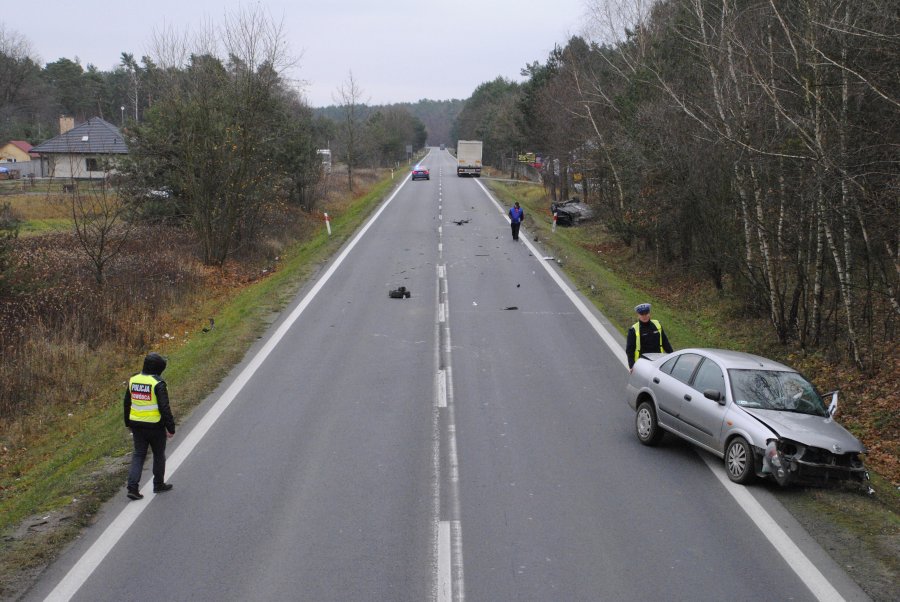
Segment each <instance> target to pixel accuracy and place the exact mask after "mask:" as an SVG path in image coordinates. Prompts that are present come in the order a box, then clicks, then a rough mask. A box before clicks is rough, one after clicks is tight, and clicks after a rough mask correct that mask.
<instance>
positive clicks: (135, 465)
mask: <svg viewBox="0 0 900 602" xmlns="http://www.w3.org/2000/svg"><path fill="white" fill-rule="evenodd" d="M165 369H166V359H165V358H164V357H163V356H161V355H160V354H158V353H148V354H147V357H145V358H144V368H143V369H142V370H141V371H140V372H138V373H137V374H135V375H133V376H132V377H131V378H129V379H128V388H127V389H126V390H125V399H124V408H125V427H126V428H129V429H131V438H132V440H133V441H134V453H133V454H132V456H131V469H130V470H129V471H128V497H129V499H132V500H139V499H142V498H143V497H144V496H143V495H141V492H140V481H141V472H142V471H143V470H144V460H146V459H147V448H148V447H149V448H150V449H151V450H152V451H153V493H162V492H165V491H169V490H170V489H172V484H171V483H166V480H165V475H166V440H167V439H171V438H172V437H173V436H174V435H175V418H174V417H173V416H172V409H171V408H170V407H169V392H168V390H167V389H166V381H164V380H163V379H162V376H161V375H162V372H163V370H165Z"/></svg>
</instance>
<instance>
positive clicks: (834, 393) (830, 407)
mask: <svg viewBox="0 0 900 602" xmlns="http://www.w3.org/2000/svg"><path fill="white" fill-rule="evenodd" d="M837 400H838V392H837V391H832V392H831V403H829V404H828V415H829V416H834V415H835V413H837Z"/></svg>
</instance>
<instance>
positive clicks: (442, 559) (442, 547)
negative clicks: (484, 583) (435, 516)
mask: <svg viewBox="0 0 900 602" xmlns="http://www.w3.org/2000/svg"><path fill="white" fill-rule="evenodd" d="M451 552H452V549H451V547H450V521H447V520H442V521H441V522H440V526H439V527H438V592H437V599H438V600H440V601H441V602H444V601H446V600H452V599H453V587H452V583H453V563H452V562H451V561H450V558H451Z"/></svg>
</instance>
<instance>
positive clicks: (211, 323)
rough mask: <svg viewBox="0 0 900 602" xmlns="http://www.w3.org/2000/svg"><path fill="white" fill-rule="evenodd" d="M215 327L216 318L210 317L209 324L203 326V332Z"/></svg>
mask: <svg viewBox="0 0 900 602" xmlns="http://www.w3.org/2000/svg"><path fill="white" fill-rule="evenodd" d="M215 327H216V320H215V318H210V319H209V326H204V327H203V332H209V331H210V330H212V329H213V328H215Z"/></svg>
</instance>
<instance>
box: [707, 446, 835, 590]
mask: <svg viewBox="0 0 900 602" xmlns="http://www.w3.org/2000/svg"><path fill="white" fill-rule="evenodd" d="M698 454H699V455H700V457H701V458H703V461H704V462H706V465H707V466H708V467H709V469H710V470H711V471H712V473H713V474H714V475H716V478H717V479H719V482H720V483H722V486H723V487H724V488H725V491H727V492H728V493H729V494H731V497H733V498H734V500H735V501H736V502H737V503H738V506H740V507H741V508H742V509H743V510H744V512H746V513H747V516H749V517H750V520H752V521H753V523H754V524H755V525H756V526H757V527H759V530H760V531H762V533H763V535H765V536H766V539H768V540H769V543H771V544H772V546H773V547H774V548H775V550H776V551H778V553H779V554H781V557H782V558H784V561H785V562H786V563H787V565H788V566H789V567H791V568H792V569H793V571H794V572H795V573H796V574H797V576H798V577H800V580H801V581H803V583H804V585H806V587H808V588H809V591H811V592H812V594H813V595H814V596H815V597H816V599H817V600H822V601H826V600H827V601H829V602H831V601H835V602H836V601H838V600H843V599H844V598H843V596H841V594H840V593H838V591H837V590H836V589H835V588H834V587H833V586H832V585H831V583H829V582H828V579H826V578H825V575H823V574H822V573H821V572H820V571H819V569H817V568H816V565H814V564H813V563H812V561H810V559H809V558H807V557H806V554H804V553H803V551H802V550H801V549H800V548H798V547H797V544H795V543H794V542H793V541H792V540H791V538H790V537H789V536H788V534H787V533H785V532H784V529H782V528H781V527H780V526H779V525H778V523H776V522H775V519H773V518H772V516H771V515H770V514H769V513H768V512H766V509H765V508H763V507H762V504H760V503H759V502H758V501H756V498H754V497H753V496H752V495H750V492H749V491H747V488H746V487H744V486H743V485H738V484H737V483H732V482H731V479H729V478H728V475H726V474H725V467H724V466H722V462H721V461H718V458H715V457H714V456H711V455H710V454H707V453H703V452H698Z"/></svg>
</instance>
